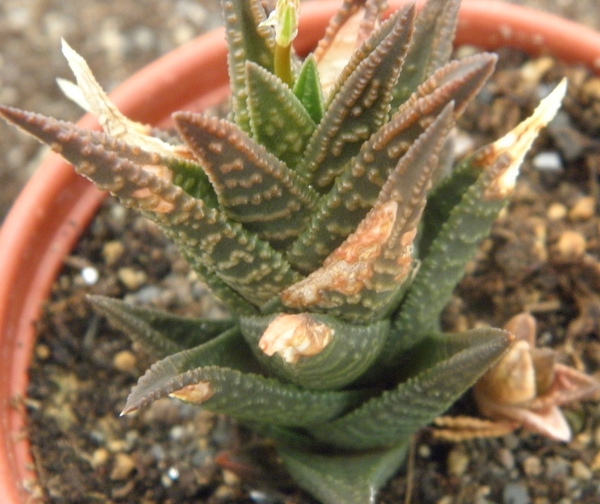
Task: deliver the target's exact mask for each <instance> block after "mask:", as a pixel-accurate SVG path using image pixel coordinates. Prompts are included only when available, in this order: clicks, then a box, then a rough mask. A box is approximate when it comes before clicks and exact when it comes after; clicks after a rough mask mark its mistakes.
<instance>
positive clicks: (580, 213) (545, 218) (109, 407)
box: [27, 49, 600, 504]
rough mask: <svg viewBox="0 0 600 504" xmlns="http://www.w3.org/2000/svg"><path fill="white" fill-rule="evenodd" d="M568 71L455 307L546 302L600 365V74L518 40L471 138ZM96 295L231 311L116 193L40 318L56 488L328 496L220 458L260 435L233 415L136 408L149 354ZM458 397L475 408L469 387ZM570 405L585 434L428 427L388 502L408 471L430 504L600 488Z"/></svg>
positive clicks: (559, 338)
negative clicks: (563, 439)
mask: <svg viewBox="0 0 600 504" xmlns="http://www.w3.org/2000/svg"><path fill="white" fill-rule="evenodd" d="M469 50H470V49H462V50H461V52H463V53H464V52H468V51H469ZM564 75H568V77H569V82H570V87H569V93H568V97H567V99H566V100H565V103H564V107H563V111H562V112H561V117H560V118H559V121H558V122H556V123H555V125H554V126H553V127H552V128H550V129H549V130H548V131H546V132H544V133H543V134H542V135H541V137H540V139H539V141H538V142H537V143H536V147H535V150H534V152H532V153H531V155H530V156H529V157H528V159H527V161H526V163H525V166H524V173H523V175H522V176H521V178H520V179H519V183H518V186H517V190H516V194H515V197H514V198H513V199H512V201H511V204H510V205H509V207H508V209H507V211H506V212H504V213H503V214H502V215H501V217H500V218H499V219H498V221H497V223H496V225H495V226H494V229H493V232H492V234H491V236H490V238H488V239H487V240H485V241H484V243H483V244H482V246H481V249H480V253H479V255H478V257H477V258H476V259H475V260H474V261H472V263H471V264H470V265H469V267H468V274H467V276H466V277H465V279H464V280H463V281H462V282H461V284H460V286H459V287H458V289H457V291H456V296H455V297H454V298H453V299H452V301H451V303H450V305H449V306H448V309H447V310H446V313H445V317H444V322H445V325H446V326H447V328H448V329H449V330H461V329H465V328H468V327H474V326H477V325H482V324H491V325H495V326H501V325H503V324H504V323H505V322H506V321H507V320H508V319H509V318H510V317H511V316H512V315H514V314H516V313H519V312H522V311H524V310H528V311H530V312H532V313H533V314H534V315H535V316H536V318H537V320H538V324H539V328H538V341H539V344H540V345H545V346H550V347H553V348H555V349H557V350H558V351H559V352H560V355H561V358H562V360H563V361H564V362H566V363H568V364H570V365H573V366H575V367H578V368H579V369H582V370H586V371H588V372H590V373H596V374H598V371H599V370H600V328H599V320H600V298H599V297H598V294H596V293H597V292H599V289H600V262H599V261H600V219H599V218H598V215H597V208H596V205H597V204H596V202H597V180H598V170H599V167H600V148H599V145H598V141H597V140H594V138H597V137H598V133H599V132H600V80H599V79H597V78H595V77H591V76H590V75H588V73H587V71H585V70H583V69H579V68H571V67H564V66H562V65H560V64H556V62H554V61H552V60H551V59H549V58H541V59H537V60H534V61H529V60H527V59H526V58H525V57H524V56H523V55H521V54H519V53H515V52H512V51H510V52H509V51H506V52H502V53H501V60H500V64H499V70H498V71H497V72H496V74H495V76H494V78H493V79H492V81H491V82H490V83H489V85H488V86H487V87H486V89H485V90H484V91H483V92H482V93H481V94H480V96H479V97H478V98H477V100H476V102H475V103H473V104H472V106H470V107H469V109H468V110H467V112H466V114H465V117H464V118H463V119H462V121H461V127H462V128H463V129H464V130H468V131H476V132H477V134H475V135H473V136H472V137H468V138H467V140H466V144H467V146H469V145H470V147H475V146H478V145H480V144H482V143H484V142H486V141H489V139H490V138H498V137H499V136H501V135H502V134H503V133H505V132H507V131H508V130H509V129H511V128H512V127H514V126H515V125H516V124H517V123H518V122H519V121H521V120H522V119H524V118H525V117H527V116H528V115H529V114H530V113H531V111H532V110H533V108H534V107H535V105H537V103H538V102H539V100H540V98H542V97H543V96H545V95H546V94H547V93H548V92H549V90H550V89H551V88H552V86H553V85H554V84H556V83H557V82H558V81H559V80H560V79H561V78H562V76H564ZM459 138H463V136H462V135H459ZM565 139H568V141H565ZM88 293H92V294H103V295H109V296H115V297H125V298H128V299H130V300H132V301H135V302H140V303H146V304H151V305H154V306H157V307H162V308H165V309H169V310H174V311H176V312H180V313H183V312H187V313H190V312H191V313H194V314H199V313H205V314H206V313H209V314H213V315H215V316H219V315H220V314H221V313H222V312H221V309H220V307H219V305H218V304H217V303H215V302H214V301H212V300H211V298H210V297H209V296H207V295H206V294H207V293H206V289H205V287H204V286H203V285H202V284H201V283H200V282H197V281H196V280H194V276H193V274H190V272H189V270H188V268H187V265H186V264H185V263H184V262H183V261H182V260H181V259H179V258H178V256H177V254H176V252H175V250H174V247H173V246H171V245H169V244H168V243H167V242H166V241H165V240H164V239H163V238H162V236H161V235H160V233H159V232H158V231H157V229H156V228H155V227H154V226H153V225H152V224H150V223H148V222H147V221H145V220H144V219H143V218H141V217H138V216H136V215H131V214H130V213H129V212H127V211H125V210H124V209H122V208H121V207H119V206H118V205H114V204H113V202H111V201H109V202H107V204H106V205H105V206H104V207H103V209H102V211H101V213H100V215H99V216H98V218H96V220H95V221H94V222H93V224H92V225H91V227H90V229H89V231H88V232H87V233H86V235H85V236H84V237H83V238H82V240H81V241H80V243H79V245H78V246H77V248H76V249H75V250H74V251H73V253H72V255H71V256H70V257H69V258H68V259H67V260H66V261H65V267H64V270H63V272H62V274H61V275H60V277H59V279H58V280H57V282H56V284H55V286H54V291H53V295H52V299H51V302H50V303H49V304H48V306H47V307H46V315H45V317H44V319H43V320H42V322H41V323H40V330H39V339H38V345H37V347H36V351H35V359H34V363H33V367H32V370H31V385H30V389H29V399H28V401H27V405H28V409H29V415H30V433H31V438H32V444H33V454H34V457H35V460H36V466H37V470H38V474H39V479H40V488H39V492H40V493H41V494H43V495H44V497H45V498H46V500H47V501H48V502H52V503H71V502H73V503H74V502H78V503H79V502H90V503H92V502H123V503H139V502H142V503H154V502H156V503H158V502H161V503H163V502H165V503H166V502H168V503H173V504H174V503H188V502H206V503H223V502H235V503H243V502H259V503H262V502H265V503H266V502H271V503H290V504H291V503H297V504H300V503H311V502H314V501H313V500H312V499H311V498H310V497H309V496H307V495H306V494H304V493H302V492H301V491H299V490H297V489H295V488H294V487H293V485H292V486H291V485H290V484H289V481H288V480H287V479H286V478H285V476H282V475H281V474H280V473H279V472H276V473H267V476H266V481H265V479H256V478H255V479H247V478H245V479H244V478H240V477H239V476H238V475H236V474H234V473H233V472H231V471H228V470H224V469H222V468H220V467H219V466H218V465H217V463H216V462H215V458H216V456H217V455H218V453H219V452H220V450H223V449H227V448H232V447H233V448H235V447H238V446H246V445H247V443H248V442H249V441H252V440H251V438H250V436H249V434H248V433H246V432H244V431H243V430H240V429H238V428H237V427H236V426H235V425H234V424H233V422H232V421H230V420H228V419H227V418H225V417H222V416H215V415H212V414H210V413H207V412H205V411H202V410H201V409H200V408H198V407H192V406H189V405H183V404H180V403H179V402H177V401H173V400H161V401H158V402H156V403H155V404H154V405H152V406H151V407H149V408H147V409H145V410H143V411H141V412H139V413H137V414H135V415H130V416H126V417H122V418H120V417H119V416H118V415H119V412H120V410H121V408H122V407H123V405H124V402H125V398H126V395H127V394H128V392H129V390H130V388H131V386H132V385H133V384H134V383H135V381H136V379H137V377H138V376H139V375H140V374H141V373H142V372H143V371H144V369H145V368H146V367H147V366H148V365H149V361H148V360H147V358H146V357H145V356H144V354H143V352H142V351H140V350H139V349H136V348H132V346H131V344H130V342H129V340H128V339H127V338H126V337H125V336H124V335H122V334H121V333H119V332H117V331H113V330H112V329H111V328H110V326H109V325H108V324H107V322H106V321H105V320H103V319H101V318H99V317H97V316H96V315H94V314H93V312H91V311H90V310H89V307H88V305H87V303H86V301H85V295H86V294H88ZM452 413H455V414H474V413H475V412H474V410H473V406H472V403H471V401H470V398H469V396H468V394H467V396H465V398H464V399H463V400H462V401H460V402H459V404H458V405H457V406H455V408H453V411H452ZM566 413H567V416H568V419H569V422H570V424H571V426H572V429H573V431H574V433H575V436H574V440H573V441H572V442H571V443H568V444H561V443H556V442H552V441H549V440H546V439H544V438H541V437H540V436H536V435H532V434H530V433H527V432H523V431H519V432H516V433H514V434H511V435H508V436H504V437H501V438H497V439H486V440H478V441H470V442H462V443H459V444H449V443H440V442H435V441H433V440H432V439H431V435H430V432H429V431H428V429H424V430H423V431H422V432H421V433H420V434H419V435H418V436H416V438H415V440H414V450H413V452H414V453H413V454H412V457H411V463H410V471H409V476H407V472H406V469H404V470H402V471H401V472H400V473H399V475H398V476H396V477H395V478H394V479H393V480H392V481H391V482H390V483H389V484H388V485H387V486H386V488H385V489H384V490H383V491H382V492H381V495H380V497H379V499H378V502H379V503H390V504H391V503H398V502H403V499H405V496H406V493H407V488H408V482H410V485H411V486H412V490H411V494H412V496H411V500H410V502H415V503H417V502H418V503H421V504H453V503H456V504H458V503H461V504H462V503H464V504H467V503H478V504H487V503H498V504H500V503H502V504H527V503H533V504H550V503H561V504H568V503H570V502H573V503H575V502H578V503H590V504H591V503H597V502H600V406H599V405H598V403H597V402H587V403H584V404H581V405H574V406H573V408H572V409H569V410H568V411H567V412H566ZM272 488H274V489H272Z"/></svg>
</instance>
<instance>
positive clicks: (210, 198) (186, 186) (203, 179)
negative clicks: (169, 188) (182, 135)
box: [166, 158, 219, 208]
mask: <svg viewBox="0 0 600 504" xmlns="http://www.w3.org/2000/svg"><path fill="white" fill-rule="evenodd" d="M166 165H167V167H168V168H169V169H170V170H171V171H172V172H173V184H175V185H178V186H179V187H181V188H182V189H183V190H184V191H185V192H186V193H188V194H189V195H190V196H192V197H193V198H196V199H201V200H202V201H204V202H205V203H206V205H207V206H209V207H210V208H218V206H219V201H218V199H217V195H216V193H215V190H214V189H213V186H212V185H211V184H210V181H209V180H208V177H207V175H206V173H205V172H204V170H203V169H202V167H201V166H200V165H199V164H197V163H195V162H193V161H190V160H187V159H181V158H173V159H169V160H167V162H166Z"/></svg>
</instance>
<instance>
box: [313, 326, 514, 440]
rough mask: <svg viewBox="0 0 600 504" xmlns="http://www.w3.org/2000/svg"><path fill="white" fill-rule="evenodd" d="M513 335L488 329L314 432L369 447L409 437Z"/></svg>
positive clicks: (464, 387)
mask: <svg viewBox="0 0 600 504" xmlns="http://www.w3.org/2000/svg"><path fill="white" fill-rule="evenodd" d="M513 339H514V338H513V337H512V336H511V334H510V333H508V332H507V331H503V330H500V329H491V328H490V329H487V330H485V331H482V334H481V338H479V339H476V340H475V341H474V343H473V345H472V346H471V347H469V348H467V349H465V350H461V351H458V352H457V353H455V354H454V355H452V356H451V357H450V358H448V359H446V360H444V361H442V362H439V363H438V364H436V365H434V366H433V367H432V368H429V369H428V370H426V371H424V372H422V373H420V374H418V375H417V376H415V377H413V378H410V379H409V380H407V381H405V382H403V383H401V384H400V385H398V386H397V387H396V388H395V389H393V390H389V391H386V392H383V393H382V394H381V395H380V396H379V397H375V398H373V399H371V400H369V401H367V402H366V403H364V404H363V405H362V406H360V407H358V408H357V409H355V410H354V411H352V412H351V413H349V414H348V415H346V416H344V417H341V418H338V419H337V420H333V421H332V422H329V423H327V424H325V425H321V426H315V427H313V428H311V431H310V432H311V434H312V435H313V436H315V437H316V439H318V440H320V441H322V442H324V443H330V444H332V445H334V446H339V447H341V448H345V449H356V450H366V449H372V448H378V447H383V446H393V445H397V444H398V443H402V442H407V441H408V439H409V438H410V436H411V435H412V434H414V433H415V432H416V431H417V430H418V429H420V428H421V427H422V426H423V425H425V424H427V423H429V422H430V421H431V420H433V419H434V418H435V417H436V416H438V415H440V414H442V413H443V412H444V411H445V410H446V409H447V408H448V407H449V406H450V405H451V404H452V403H453V402H454V401H455V400H456V399H458V397H460V395H462V394H463V393H464V392H465V391H466V390H467V389H468V388H469V387H470V386H471V385H472V384H473V383H474V382H475V381H476V380H477V379H478V378H479V376H481V375H482V374H483V373H484V372H485V371H486V370H487V369H488V368H489V367H490V366H491V365H492V364H493V363H494V362H496V361H497V360H498V359H499V358H500V357H501V356H502V354H503V353H504V352H505V351H506V349H507V348H508V346H509V345H510V343H511V342H512V340H513Z"/></svg>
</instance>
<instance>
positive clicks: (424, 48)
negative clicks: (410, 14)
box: [391, 0, 460, 110]
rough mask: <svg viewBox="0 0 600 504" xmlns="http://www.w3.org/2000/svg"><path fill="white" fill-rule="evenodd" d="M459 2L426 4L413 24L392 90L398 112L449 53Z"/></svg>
mask: <svg viewBox="0 0 600 504" xmlns="http://www.w3.org/2000/svg"><path fill="white" fill-rule="evenodd" d="M459 7H460V0H428V1H427V2H425V4H424V5H423V8H422V9H421V11H420V12H419V15H418V16H417V19H416V21H415V33H414V36H413V38H412V42H411V45H410V48H409V50H408V53H407V55H406V61H405V63H404V66H403V69H402V72H401V73H400V77H399V78H398V82H397V84H396V87H395V89H394V92H393V94H394V98H393V100H392V103H391V105H392V110H395V109H397V108H398V107H399V106H400V105H401V104H402V103H404V102H405V101H406V100H407V99H408V97H409V96H410V95H411V94H412V93H413V92H414V91H415V90H416V89H417V87H418V86H419V84H421V83H422V82H423V81H424V80H425V79H426V78H427V77H429V76H430V75H431V74H432V73H433V72H435V71H436V70H437V69H438V68H440V67H441V66H443V65H445V64H446V63H447V62H448V59H449V58H450V54H451V53H452V42H453V41H454V32H455V31H456V24H457V22H458V9H459Z"/></svg>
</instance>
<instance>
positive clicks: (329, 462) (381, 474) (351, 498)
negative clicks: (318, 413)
mask: <svg viewBox="0 0 600 504" xmlns="http://www.w3.org/2000/svg"><path fill="white" fill-rule="evenodd" d="M406 451H407V445H406V444H401V445H399V446H397V447H394V448H389V449H386V450H378V451H374V452H368V453H338V454H329V455H324V454H323V453H312V452H309V451H303V450H299V449H296V448H292V447H288V446H281V445H277V452H278V453H279V455H280V456H281V458H282V459H283V463H284V464H285V466H286V467H287V469H288V471H289V472H290V474H291V475H292V477H293V478H294V479H295V480H296V481H297V482H298V484H299V485H300V486H301V487H302V488H304V489H305V490H306V491H307V492H309V493H311V494H312V495H313V496H314V497H316V498H317V499H319V501H321V502H323V504H340V503H344V504H369V503H371V504H373V503H374V502H375V495H376V493H377V490H379V489H380V488H381V487H382V486H383V485H384V484H385V483H386V482H387V480H388V479H389V478H390V477H391V476H393V474H394V473H395V472H396V471H397V470H398V468H399V467H400V465H401V464H402V463H403V462H404V459H405V458H406Z"/></svg>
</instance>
